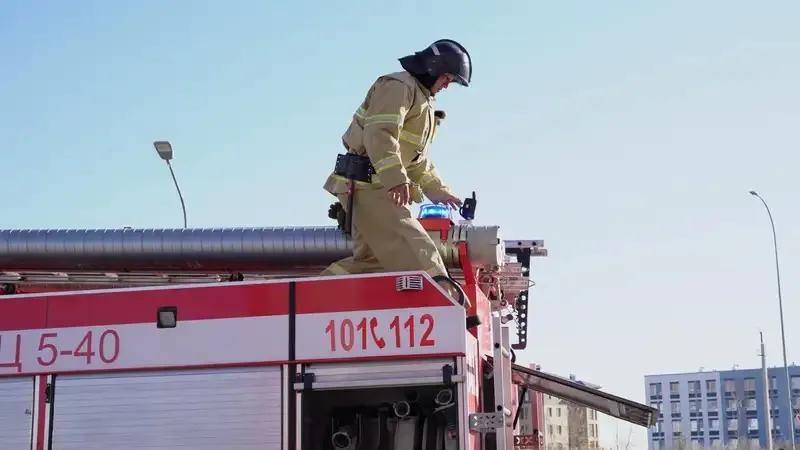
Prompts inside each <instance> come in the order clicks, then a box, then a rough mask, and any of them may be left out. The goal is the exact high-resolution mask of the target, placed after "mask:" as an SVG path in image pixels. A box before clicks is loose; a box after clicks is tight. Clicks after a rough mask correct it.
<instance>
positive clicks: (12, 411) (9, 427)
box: [0, 377, 34, 450]
mask: <svg viewBox="0 0 800 450" xmlns="http://www.w3.org/2000/svg"><path fill="white" fill-rule="evenodd" d="M33 387H34V385H33V378H30V377H25V378H0V448H2V449H3V450H30V448H31V440H32V438H33V405H34V402H33Z"/></svg>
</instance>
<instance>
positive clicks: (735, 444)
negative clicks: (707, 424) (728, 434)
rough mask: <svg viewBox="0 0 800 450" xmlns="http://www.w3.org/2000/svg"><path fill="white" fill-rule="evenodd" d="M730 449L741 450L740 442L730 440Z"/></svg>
mask: <svg viewBox="0 0 800 450" xmlns="http://www.w3.org/2000/svg"><path fill="white" fill-rule="evenodd" d="M728 448H739V440H738V439H736V438H733V439H728Z"/></svg>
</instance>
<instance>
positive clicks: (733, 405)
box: [725, 398, 739, 411]
mask: <svg viewBox="0 0 800 450" xmlns="http://www.w3.org/2000/svg"><path fill="white" fill-rule="evenodd" d="M737 409H739V402H738V401H736V399H733V398H728V399H725V411H736V410H737Z"/></svg>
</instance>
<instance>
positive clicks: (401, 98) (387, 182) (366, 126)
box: [324, 72, 451, 203]
mask: <svg viewBox="0 0 800 450" xmlns="http://www.w3.org/2000/svg"><path fill="white" fill-rule="evenodd" d="M434 100H435V99H434V97H433V96H432V95H431V93H430V91H429V90H428V89H426V88H425V87H424V86H422V85H421V84H420V83H419V82H418V81H417V80H416V79H415V78H414V77H413V76H412V75H411V74H410V73H408V72H396V73H392V74H388V75H384V76H382V77H380V78H378V79H377V80H376V81H375V83H373V85H372V87H371V88H370V89H369V92H367V96H366V98H365V99H364V101H363V102H362V103H361V106H360V107H359V108H358V110H356V112H355V114H353V120H352V122H351V123H350V126H349V127H348V128H347V131H346V132H345V133H344V136H342V141H343V143H344V146H345V148H346V149H347V150H348V151H349V152H351V153H356V154H359V155H365V156H368V157H369V159H370V161H371V162H372V165H373V166H374V168H375V172H376V175H373V177H372V183H369V184H368V183H361V182H359V183H356V190H358V189H366V188H372V189H387V190H388V189H391V188H393V187H395V186H399V185H401V184H403V183H408V184H409V185H410V187H411V196H412V199H413V200H414V201H415V202H417V203H419V202H421V201H422V196H421V194H422V193H425V195H430V194H434V195H435V194H438V193H445V192H446V193H448V194H450V193H451V192H450V189H449V188H448V187H447V186H446V185H445V184H444V183H443V182H442V180H441V178H439V175H438V174H437V173H436V168H435V167H434V165H433V163H432V162H431V161H430V160H429V159H428V147H429V146H430V144H431V142H433V139H434V137H435V136H436V132H437V128H438V126H439V123H440V119H439V118H436V117H434ZM324 188H325V190H327V191H328V192H330V193H331V194H334V195H335V194H341V193H344V192H347V179H345V178H343V177H340V176H337V175H335V174H332V175H331V176H329V177H328V180H327V181H326V182H325V186H324Z"/></svg>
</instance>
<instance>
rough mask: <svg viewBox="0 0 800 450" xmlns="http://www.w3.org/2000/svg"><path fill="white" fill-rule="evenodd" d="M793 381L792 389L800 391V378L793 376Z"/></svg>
mask: <svg viewBox="0 0 800 450" xmlns="http://www.w3.org/2000/svg"><path fill="white" fill-rule="evenodd" d="M791 380H792V389H800V376H797V375H795V376H793V377H792V378H791Z"/></svg>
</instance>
